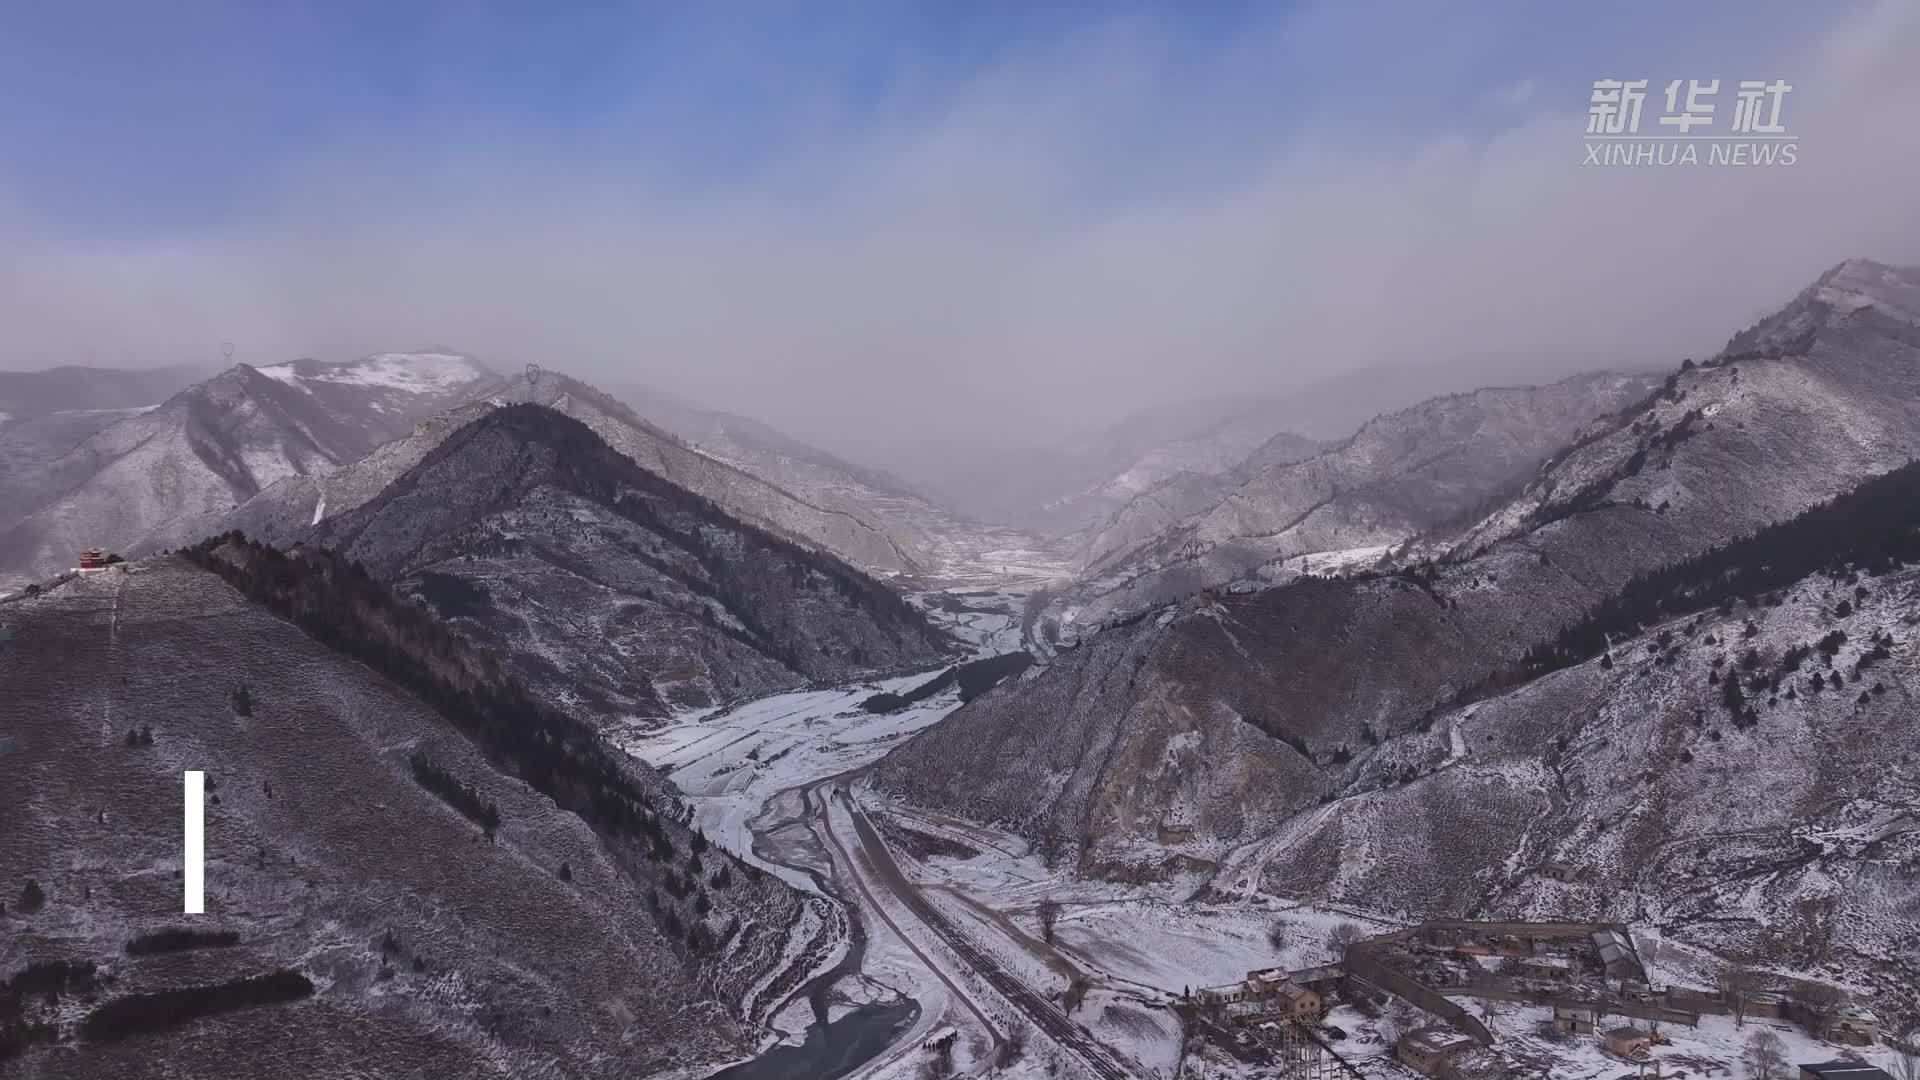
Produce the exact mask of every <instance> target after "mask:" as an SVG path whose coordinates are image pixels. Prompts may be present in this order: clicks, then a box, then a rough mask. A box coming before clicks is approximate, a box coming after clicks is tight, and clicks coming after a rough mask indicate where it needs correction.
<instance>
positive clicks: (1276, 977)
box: [1193, 968, 1326, 1020]
mask: <svg viewBox="0 0 1920 1080" xmlns="http://www.w3.org/2000/svg"><path fill="white" fill-rule="evenodd" d="M1193 996H1194V997H1195V998H1196V999H1198V1000H1199V1002H1200V1003H1201V1004H1202V1005H1250V1004H1254V1003H1258V1004H1260V1005H1261V1006H1262V1007H1261V1008H1258V1009H1248V1010H1246V1013H1247V1015H1249V1016H1251V1015H1255V1014H1259V1015H1271V1014H1272V1013H1274V1012H1284V1013H1286V1014H1287V1015H1289V1016H1293V1017H1296V1018H1298V1019H1302V1020H1313V1019H1318V1018H1319V1017H1320V1015H1321V1014H1322V1013H1324V1012H1325V1010H1326V1002H1325V1000H1324V999H1323V998H1322V997H1321V995H1320V993H1319V991H1317V990H1313V989H1310V988H1308V987H1305V986H1301V985H1300V984H1299V983H1298V982H1296V981H1295V980H1294V978H1293V975H1292V974H1291V973H1290V972H1288V971H1287V969H1286V968H1263V969H1261V970H1259V971H1249V972H1247V977H1246V978H1245V979H1243V980H1241V981H1240V982H1237V983H1228V984H1226V985H1225V986H1205V987H1201V988H1200V989H1199V990H1196V991H1194V994H1193Z"/></svg>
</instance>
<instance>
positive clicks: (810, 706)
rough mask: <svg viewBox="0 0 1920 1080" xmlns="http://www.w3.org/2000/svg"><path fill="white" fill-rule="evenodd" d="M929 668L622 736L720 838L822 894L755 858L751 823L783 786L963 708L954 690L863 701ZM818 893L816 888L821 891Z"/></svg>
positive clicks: (815, 776) (857, 762)
mask: <svg viewBox="0 0 1920 1080" xmlns="http://www.w3.org/2000/svg"><path fill="white" fill-rule="evenodd" d="M932 677H933V675H932V673H924V674H918V675H904V676H900V677H897V678H892V679H882V680H878V681H874V682H866V683H856V684H852V685H849V686H843V687H836V688H834V689H831V690H802V691H797V692H795V693H790V694H777V695H774V696H773V697H767V698H761V699H760V700H758V701H753V702H749V703H747V704H745V705H741V706H738V707H736V708H733V709H731V710H709V711H707V712H702V713H693V714H690V715H688V716H687V717H686V718H685V719H682V720H680V721H677V722H675V723H673V724H670V725H668V726H666V727H662V728H658V729H655V730H652V731H647V732H640V733H635V734H633V735H630V736H628V737H626V738H625V739H624V740H622V744H621V745H622V748H623V749H625V750H626V751H627V752H628V753H630V754H632V755H633V756H635V757H637V758H639V759H641V760H642V761H645V762H646V763H648V764H649V765H652V766H654V767H655V768H657V769H661V770H663V771H666V772H667V773H668V775H669V776H670V777H671V778H672V780H673V782H674V783H675V784H677V785H678V786H679V787H680V790H682V791H683V792H685V793H686V795H687V800H688V802H689V803H690V804H691V805H692V806H693V808H694V823H695V824H696V825H698V826H699V827H700V829H701V830H702V831H704V832H705V833H706V834H707V838H708V839H709V840H711V841H713V842H714V843H717V844H719V845H721V846H722V847H725V848H726V849H728V850H729V851H733V852H735V853H737V854H739V855H741V856H742V857H743V858H750V859H752V860H753V861H754V862H756V863H757V864H759V865H761V866H763V867H765V868H766V869H768V870H770V871H772V872H773V873H776V874H779V875H780V876H781V877H782V878H785V879H786V880H788V881H791V882H792V883H793V884H795V885H797V886H799V887H801V888H804V889H808V890H816V886H815V885H814V883H813V882H812V881H811V880H810V879H808V877H807V876H806V875H805V874H801V873H799V872H797V871H795V870H793V869H792V868H791V867H788V866H785V865H782V864H780V863H776V862H771V861H768V860H766V859H762V858H760V857H758V856H757V855H755V854H754V834H753V830H752V829H751V828H750V826H751V824H752V823H753V822H754V821H755V820H757V819H759V818H761V817H762V815H763V813H777V812H779V810H780V808H779V807H776V806H773V805H770V804H772V803H774V801H775V797H776V796H778V795H780V794H781V793H782V792H791V791H794V789H797V788H800V787H804V786H806V785H808V784H811V783H814V782H816V781H819V780H823V779H826V778H828V777H831V776H837V775H839V774H841V773H844V772H848V771H850V770H853V769H857V768H859V767H861V766H863V765H866V764H869V763H871V762H872V761H874V760H875V759H877V758H879V757H880V756H881V755H882V754H884V753H886V752H887V750H888V749H889V748H891V747H892V746H894V745H895V744H897V743H898V742H899V741H900V740H902V739H905V738H907V737H908V736H910V735H912V734H913V733H914V732H916V731H919V730H920V729H922V728H924V727H926V726H927V725H929V724H932V723H934V722H935V721H937V720H939V719H940V718H941V717H943V716H945V715H946V714H947V713H948V712H950V711H952V710H953V709H954V708H955V707H956V706H957V705H959V703H960V702H959V697H958V693H957V691H955V690H953V689H948V690H946V691H944V692H942V693H939V694H935V695H934V696H933V697H931V698H928V699H927V700H925V701H921V702H918V703H916V704H914V705H912V706H910V707H908V708H905V709H902V710H900V711H898V712H894V713H870V712H867V711H865V710H863V709H861V708H860V703H861V702H862V701H864V700H866V699H867V698H869V697H871V696H873V695H874V694H877V693H881V692H883V691H886V692H892V693H900V692H903V691H905V690H908V689H911V688H912V687H914V686H916V685H918V684H919V683H922V682H925V681H926V680H927V679H930V678H932ZM816 891H817V890H816Z"/></svg>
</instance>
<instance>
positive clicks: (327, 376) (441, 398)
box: [0, 352, 495, 575]
mask: <svg viewBox="0 0 1920 1080" xmlns="http://www.w3.org/2000/svg"><path fill="white" fill-rule="evenodd" d="M492 381H495V377H494V376H493V375H491V374H490V373H489V372H487V371H486V369H485V368H483V367H481V366H480V365H479V364H477V363H475V362H474V361H472V360H469V359H466V358H464V357H459V356H455V355H452V354H449V353H444V352H426V353H386V354H380V355H377V356H370V357H366V358H364V359H362V360H356V361H348V362H344V363H319V362H315V361H307V360H303V361H299V362H296V363H291V364H280V365H275V366H272V367H264V368H254V367H250V366H248V365H246V364H237V365H235V366H234V367H233V368H231V369H229V370H227V371H225V372H222V373H221V374H219V375H217V376H215V377H214V378H212V379H209V380H207V381H205V382H202V383H199V384H197V385H195V386H192V387H189V388H188V389H186V390H183V391H181V392H179V393H177V394H175V395H173V396H172V397H170V398H168V399H167V400H166V401H165V402H163V403H161V404H160V405H159V406H157V407H155V408H152V409H147V410H144V411H141V412H138V413H136V414H131V415H127V416H124V417H120V418H118V419H116V420H115V421H114V422H113V423H111V424H108V425H107V426H105V427H103V428H101V429H99V430H97V431H95V432H93V433H92V434H91V435H90V436H88V437H87V438H85V439H84V440H83V441H81V442H80V443H79V444H78V445H76V446H74V447H73V448H72V449H70V450H68V451H67V452H65V453H64V454H61V455H60V456H59V457H57V458H55V459H53V460H51V461H48V462H46V463H44V464H42V465H41V466H39V467H38V468H35V469H32V470H31V471H30V472H29V473H28V474H26V475H23V476H17V477H14V478H13V481H12V483H11V484H10V487H11V489H12V490H13V491H14V492H16V493H17V494H18V495H19V496H20V497H19V498H18V499H17V500H15V501H13V502H11V503H10V504H8V505H7V506H6V507H5V508H4V509H0V572H12V573H15V574H36V575H43V574H46V573H49V572H52V571H55V570H58V569H60V568H63V567H66V566H70V565H72V560H73V556H74V553H75V552H76V551H78V550H79V549H80V548H81V547H85V546H89V545H91V546H98V547H103V548H108V549H111V550H115V551H120V552H123V553H127V554H137V553H141V552H146V551H153V550H158V549H160V548H163V547H170V546H176V545H179V544H182V543H186V542H189V541H192V540H196V539H198V538H200V537H201V536H203V535H206V534H207V533H208V532H210V531H213V528H214V526H215V525H217V523H218V521H219V519H220V517H221V516H222V515H224V514H225V513H227V512H228V511H231V510H232V509H233V508H234V507H236V506H238V505H239V504H240V503H242V502H245V501H246V500H248V499H250V498H252V497H253V496H254V495H256V494H258V493H259V492H260V491H261V490H263V489H264V488H266V487H268V486H270V485H272V484H273V483H275V482H277V481H279V480H282V479H286V478H288V477H294V476H310V475H313V474H315V473H320V472H325V471H328V470H331V469H333V468H335V467H337V466H339V465H342V464H345V463H347V462H350V461H354V460H357V459H359V458H360V457H362V456H363V455H365V454H366V453H367V452H368V451H370V450H372V449H373V448H374V447H376V446H379V445H380V444H382V443H384V442H387V441H389V440H391V439H394V438H396V437H398V436H401V435H404V434H405V433H407V431H408V430H409V429H411V428H412V427H413V425H414V424H415V423H416V422H417V421H419V420H420V419H422V418H424V417H427V416H431V415H433V414H435V413H438V412H441V411H443V410H445V409H447V408H448V407H450V406H451V405H453V404H455V403H456V402H458V401H461V400H463V399H464V397H465V396H467V395H468V394H469V393H470V392H471V391H472V389H473V388H474V387H475V386H477V385H483V384H485V383H489V382H492Z"/></svg>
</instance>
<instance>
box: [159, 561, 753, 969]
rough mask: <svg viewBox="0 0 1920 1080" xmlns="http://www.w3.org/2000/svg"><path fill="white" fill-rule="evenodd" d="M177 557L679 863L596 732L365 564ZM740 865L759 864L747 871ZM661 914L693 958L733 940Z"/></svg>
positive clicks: (465, 796) (692, 855) (697, 870)
mask: <svg viewBox="0 0 1920 1080" xmlns="http://www.w3.org/2000/svg"><path fill="white" fill-rule="evenodd" d="M180 554H181V555H183V556H184V557H186V558H187V559H188V560H190V561H192V562H194V563H195V564H196V565H199V566H201V567H204V568H206V569H208V570H210V571H212V572H213V573H215V574H218V575H219V576H220V577H221V578H223V579H224V580H226V581H227V582H228V583H229V584H231V585H233V586H234V587H235V588H237V589H239V590H240V591H241V592H242V593H244V594H246V595H247V596H248V597H249V598H250V599H252V600H253V601H254V602H256V603H259V604H261V605H262V606H264V607H266V608H268V609H269V610H271V611H274V612H275V613H277V614H279V615H281V616H282V617H284V618H287V619H289V620H291V621H292V622H293V623H294V624H295V625H297V626H299V627H300V628H301V629H302V630H304V631H305V632H306V633H307V634H309V635H310V636H312V637H313V638H314V639H316V640H317V641H319V642H321V643H322V644H324V645H326V646H328V647H329V648H332V649H333V650H335V651H336V652H339V653H341V654H343V655H346V656H350V657H353V658H354V659H357V660H360V661H361V662H363V663H365V664H367V665H368V666H369V667H371V668H373V669H374V670H375V671H378V672H379V673H381V674H382V675H384V676H386V677H387V678H389V679H391V680H393V681H394V682H395V683H397V684H399V685H400V686H402V687H405V688H406V689H407V690H408V691H409V692H411V693H412V694H413V695H414V696H416V697H418V698H420V699H421V700H422V701H424V702H426V703H427V704H428V705H429V706H431V707H432V708H434V709H435V711H437V712H439V713H440V715H441V716H443V717H445V718H446V719H447V720H448V721H449V722H450V723H452V724H453V725H454V726H455V727H456V728H458V729H459V730H460V731H462V732H463V733H464V734H466V736H467V737H468V738H469V739H471V740H472V741H473V743H474V745H475V746H477V747H478V748H479V749H480V750H481V751H482V752H483V753H485V754H486V755H487V758H488V760H489V761H491V762H492V763H493V764H494V765H495V766H496V767H497V768H499V769H500V771H501V772H503V773H505V774H507V775H510V776H514V777H517V778H519V779H520V780H522V781H524V782H525V783H527V784H528V785H529V786H530V787H532V788H533V789H534V790H536V791H538V792H540V793H541V794H543V795H546V796H547V797H548V798H550V799H552V800H553V801H554V803H555V805H557V806H558V807H560V808H561V809H563V810H566V811H568V812H570V813H573V814H575V815H576V816H578V817H580V818H581V819H582V820H583V821H585V822H587V823H588V824H589V825H591V826H592V827H593V828H594V829H595V830H596V831H597V832H599V833H600V834H601V835H602V836H604V837H608V838H619V839H622V840H625V841H628V842H630V843H632V844H633V845H634V846H635V847H636V848H637V849H638V852H637V853H638V854H640V855H642V856H644V857H645V858H646V859H647V860H649V861H651V862H654V863H671V862H673V860H674V859H675V858H676V855H677V852H676V849H675V847H674V843H673V838H672V836H671V835H670V834H669V833H668V830H667V828H666V824H665V822H666V818H665V817H664V816H663V815H664V813H665V811H663V810H662V809H660V808H658V807H656V806H655V804H654V800H653V797H652V795H651V794H650V793H649V792H648V791H646V790H645V789H644V788H643V787H642V786H641V785H640V783H639V781H638V780H637V779H636V778H635V776H634V774H633V773H632V772H630V771H629V769H628V768H627V767H626V766H625V765H624V764H623V758H622V756H621V755H620V754H619V753H618V752H617V751H615V750H613V749H611V748H609V747H608V746H607V745H606V743H605V742H603V741H602V740H601V738H600V736H599V734H598V733H597V732H596V731H595V730H594V729H593V727H592V726H591V725H589V724H586V723H584V722H582V721H580V720H578V719H576V718H574V717H573V716H570V715H568V714H567V713H564V712H561V711H559V710H557V709H554V708H552V707H550V706H548V705H546V704H545V703H543V702H541V701H539V700H537V699H535V698H533V697H532V696H531V695H529V694H527V693H526V692H525V691H524V690H522V689H521V688H520V687H519V686H517V685H516V684H514V683H513V682H512V681H511V680H509V679H508V678H507V677H506V675H505V673H504V668H503V666H502V665H501V664H500V662H499V660H498V659H497V658H496V657H494V656H493V655H492V654H491V653H488V652H487V651H486V650H484V649H482V648H480V647H479V646H476V645H474V644H473V643H471V642H470V641H468V640H467V639H466V638H464V637H461V636H460V635H458V634H456V633H455V632H454V631H452V630H451V629H449V628H448V627H447V626H446V625H445V624H444V623H441V622H440V621H439V620H437V619H436V618H434V617H433V616H432V615H431V614H429V613H427V612H426V611H425V610H423V609H422V608H420V607H419V606H417V605H415V604H412V603H410V602H408V601H407V600H406V599H405V598H404V597H402V596H400V595H399V594H397V593H394V592H393V591H391V590H390V589H388V588H387V587H386V586H384V585H382V584H380V583H379V582H377V581H375V580H373V578H372V577H371V576H369V575H368V574H367V573H366V571H365V569H364V568H363V567H361V566H360V565H359V564H358V563H349V562H347V561H345V560H343V559H341V558H340V557H339V556H337V555H335V554H334V553H332V552H329V551H323V550H311V549H309V550H306V551H303V552H302V553H300V554H299V555H294V556H290V555H287V554H286V553H283V552H281V551H279V550H278V549H276V548H273V547H271V546H269V545H263V544H260V543H258V542H255V541H252V540H249V539H248V538H247V537H245V536H244V535H242V534H240V533H238V532H233V533H228V534H226V535H223V536H218V537H213V538H211V539H209V540H206V541H203V542H201V543H200V544H197V545H195V546H193V547H191V548H187V549H184V550H182V551H181V552H180ZM420 762H421V764H422V765H424V766H425V768H421V767H418V766H416V770H415V777H416V779H419V780H420V782H421V783H422V785H423V786H427V787H428V788H429V790H433V791H434V792H435V793H436V794H438V795H441V797H442V798H446V799H447V800H448V801H449V802H450V803H451V804H453V805H454V806H455V808H456V809H459V810H461V812H462V813H466V814H467V816H469V817H473V818H474V820H476V821H478V822H480V823H481V825H482V827H483V828H491V827H497V825H498V823H499V817H498V810H497V809H495V808H494V806H493V804H491V803H487V804H485V805H483V806H479V807H478V814H479V815H480V816H478V817H476V816H475V815H474V814H473V813H469V812H468V808H469V807H471V806H475V805H477V804H479V802H480V797H479V794H478V792H477V791H476V790H475V789H473V788H472V787H471V786H470V785H466V784H463V783H461V782H460V781H459V780H458V778H457V777H454V776H452V775H451V774H449V773H446V772H445V771H444V770H442V769H439V768H438V767H437V766H433V765H432V763H431V762H427V761H425V759H424V758H422V759H420ZM456 799H457V800H458V801H457V802H456V801H455V800H456ZM689 845H690V848H691V850H690V851H689V852H688V857H687V864H688V865H687V873H686V875H685V876H684V878H681V877H680V876H679V875H677V874H676V875H670V877H671V880H673V881H674V882H675V883H676V884H678V883H680V882H681V881H684V882H685V886H686V891H687V892H690V893H695V894H696V896H695V904H694V907H695V909H696V913H697V914H698V915H704V914H706V911H707V910H708V909H710V907H711V903H710V901H708V900H707V898H706V896H705V894H704V892H700V891H699V890H698V889H697V888H696V887H695V883H697V882H698V881H699V880H700V876H701V873H702V867H701V863H700V854H701V853H702V852H703V851H704V850H705V849H706V847H707V841H706V838H705V837H704V836H702V835H700V834H699V833H698V832H695V833H693V834H692V835H691V838H690V840H689ZM629 850H632V849H629ZM715 861H716V862H718V863H720V867H721V869H720V870H719V871H716V873H715V876H716V877H718V878H719V879H720V880H719V881H717V882H714V886H715V887H716V888H724V887H726V885H730V884H732V882H733V880H734V878H733V872H732V870H731V869H730V867H731V863H732V860H730V859H728V858H727V857H725V856H721V857H720V858H719V859H717V860H715ZM740 869H741V870H742V872H746V871H749V870H750V869H751V868H750V867H748V866H746V865H745V864H742V866H741V867H740ZM655 910H656V917H657V918H659V920H660V924H661V927H662V929H663V930H665V931H666V932H667V933H668V935H669V937H670V938H672V939H675V940H677V941H679V942H681V943H684V945H685V947H686V948H687V949H688V951H689V952H690V953H691V954H692V955H695V956H704V955H710V954H711V953H713V952H714V951H715V950H717V949H718V948H720V947H721V946H722V945H723V944H724V942H725V941H726V940H727V939H728V938H729V937H730V936H731V934H729V935H727V936H725V937H716V936H715V935H714V934H713V933H712V932H711V931H709V930H708V929H707V928H706V927H705V926H704V925H703V924H701V923H700V921H699V920H698V919H697V918H694V919H688V920H685V921H682V919H681V918H680V916H679V915H677V914H676V913H674V911H673V909H672V906H671V905H661V906H659V907H656V909H655ZM689 923H691V925H688V924H689Z"/></svg>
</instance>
